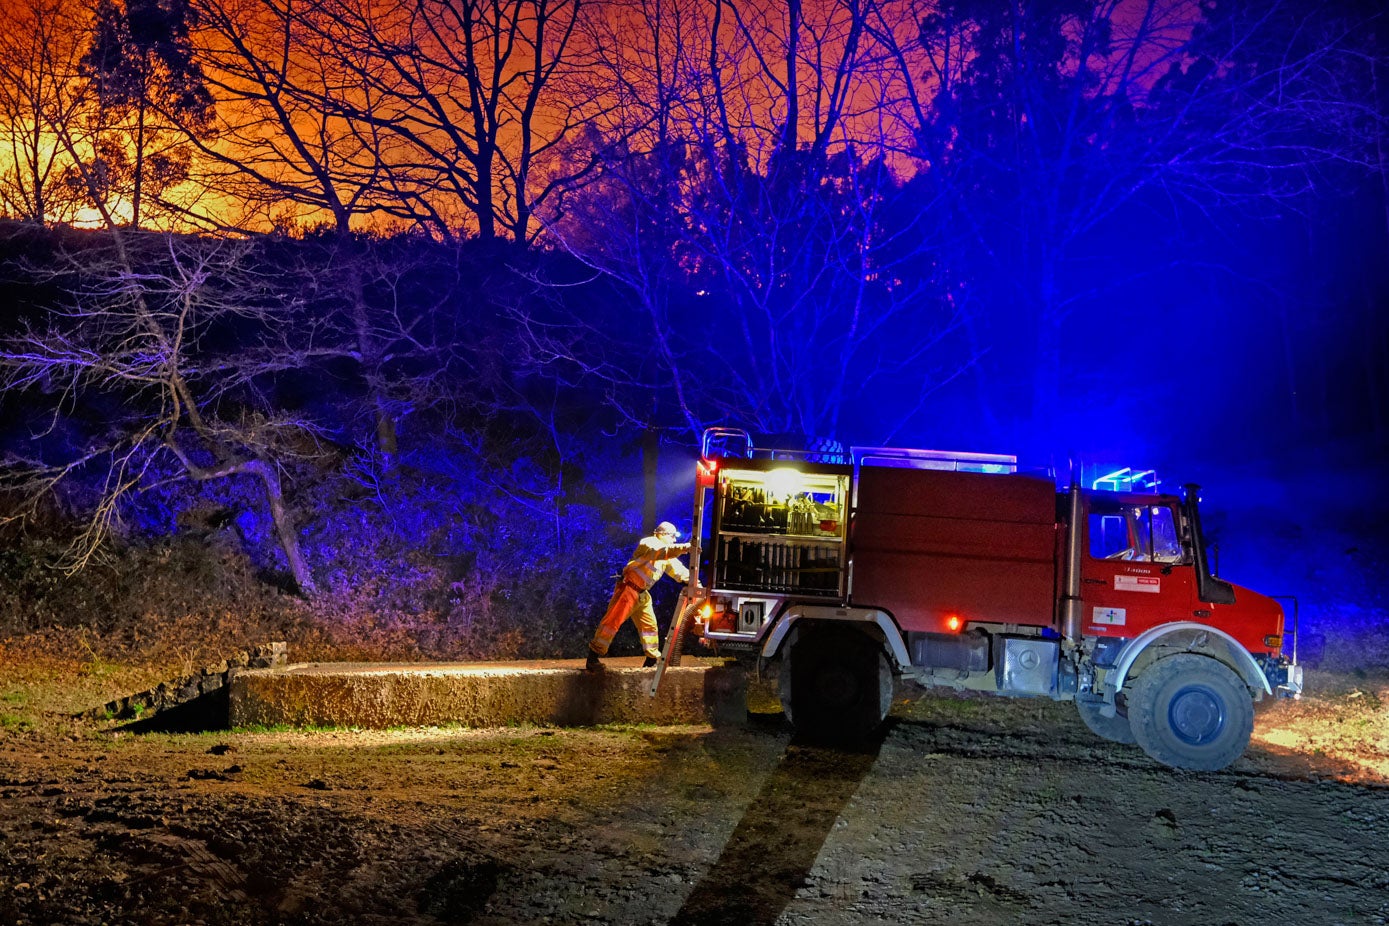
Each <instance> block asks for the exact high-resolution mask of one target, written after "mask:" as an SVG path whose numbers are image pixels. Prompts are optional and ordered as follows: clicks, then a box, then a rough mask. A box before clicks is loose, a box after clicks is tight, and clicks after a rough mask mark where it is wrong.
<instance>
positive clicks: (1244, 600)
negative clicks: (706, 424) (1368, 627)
mask: <svg viewBox="0 0 1389 926" xmlns="http://www.w3.org/2000/svg"><path fill="white" fill-rule="evenodd" d="M701 449H702V454H701V459H700V460H699V462H698V480H697V482H698V485H697V488H696V497H695V507H694V528H695V529H694V536H693V538H692V543H693V546H692V550H691V554H690V565H691V580H690V583H689V585H688V586H687V587H686V590H685V592H684V594H683V595H682V598H681V603H680V606H679V607H678V609H677V616H676V620H675V626H674V627H673V628H672V631H671V632H670V633H669V634H668V635H667V647H666V653H665V655H664V657H663V659H662V662H661V664H660V666H659V667H658V672H657V675H656V678H655V680H654V681H653V683H652V692H653V693H654V692H655V690H656V686H657V685H659V683H660V675H661V671H663V670H664V668H665V666H666V665H668V664H677V663H678V661H679V656H680V651H681V647H682V645H684V641H683V638H684V637H686V636H693V637H695V638H698V639H699V640H701V641H702V642H703V643H704V644H706V645H707V646H709V647H711V648H713V649H714V650H715V651H716V652H717V653H719V654H721V655H734V656H740V657H743V658H746V659H748V660H749V661H751V662H754V663H755V664H756V669H757V671H759V672H763V671H774V672H775V677H776V678H777V680H778V687H779V694H780V697H781V701H782V705H783V708H784V710H785V712H786V714H787V716H788V717H789V718H790V720H791V722H792V723H793V724H794V725H795V727H796V728H797V730H798V731H801V732H804V733H807V734H810V735H812V736H819V737H822V738H833V739H841V738H845V737H855V736H863V735H866V734H867V733H869V732H871V731H872V730H873V729H875V728H877V727H878V726H879V725H880V724H881V723H882V722H883V720H884V719H885V718H886V716H887V712H888V708H889V706H890V704H891V701H892V695H893V688H894V685H895V684H896V682H897V681H898V680H905V681H911V682H915V683H917V684H918V685H922V686H946V687H950V688H954V689H961V690H970V691H981V692H990V693H994V694H998V695H1009V696H1033V697H1048V698H1052V699H1054V700H1062V701H1073V702H1074V703H1075V705H1076V708H1077V710H1078V712H1079V714H1080V717H1081V719H1082V720H1083V721H1084V722H1085V724H1086V725H1087V726H1088V727H1089V728H1090V729H1091V730H1092V731H1094V732H1095V733H1096V734H1097V735H1099V736H1101V737H1104V738H1106V739H1109V740H1113V741H1115V742H1120V743H1130V744H1132V743H1136V744H1137V745H1139V746H1141V747H1142V748H1143V749H1144V751H1146V752H1147V753H1148V754H1149V755H1150V756H1152V757H1153V758H1154V759H1156V760H1158V761H1159V762H1163V763H1166V764H1168V765H1173V766H1177V767H1183V768H1196V769H1219V768H1224V767H1225V766H1227V765H1229V764H1230V763H1231V762H1233V761H1234V760H1235V759H1236V758H1238V757H1239V756H1240V755H1241V754H1242V753H1243V752H1244V750H1245V747H1246V746H1247V745H1248V742H1249V736H1250V732H1251V730H1252V728H1253V713H1254V711H1253V701H1255V700H1259V699H1261V698H1263V697H1264V696H1265V695H1277V696H1283V697H1297V696H1298V695H1299V693H1300V691H1301V688H1302V672H1301V668H1300V667H1299V666H1298V665H1297V662H1296V649H1295V636H1296V628H1295V627H1293V628H1291V629H1289V628H1286V627H1285V617H1284V612H1283V609H1282V607H1281V606H1280V605H1279V603H1278V602H1277V601H1275V600H1274V599H1272V598H1269V597H1267V596H1265V595H1261V594H1259V593H1257V592H1253V591H1250V590H1248V589H1245V588H1241V587H1238V586H1235V585H1232V584H1231V583H1229V582H1226V581H1224V580H1222V579H1219V578H1217V577H1216V576H1215V575H1214V574H1213V573H1212V571H1211V569H1210V563H1209V561H1208V559H1207V552H1206V547H1205V544H1204V540H1203V537H1202V533H1201V520H1200V516H1199V513H1198V508H1197V491H1196V489H1197V487H1196V486H1194V485H1188V486H1186V487H1185V490H1184V492H1183V493H1182V494H1181V495H1170V494H1165V493H1162V492H1159V491H1158V486H1157V481H1156V478H1155V477H1154V476H1153V474H1151V473H1137V474H1136V473H1131V472H1123V473H1120V474H1116V475H1112V476H1111V477H1109V479H1108V482H1107V483H1103V482H1102V483H1099V486H1100V487H1096V484H1095V483H1092V485H1091V487H1088V488H1083V487H1082V486H1081V485H1080V484H1079V480H1078V479H1077V478H1075V477H1072V478H1071V479H1070V481H1069V485H1068V486H1065V487H1062V488H1060V489H1058V486H1057V482H1056V480H1055V479H1054V478H1053V477H1051V476H1049V475H1034V474H1028V473H1024V472H1020V471H1019V469H1018V465H1017V459H1016V458H1015V457H1013V456H1008V455H1001V454H980V453H954V452H942V451H929V450H913V449H904V448H881V447H880V448H853V449H852V450H851V451H848V452H839V451H829V452H825V451H820V452H806V451H804V449H801V450H782V449H762V448H757V447H754V446H753V441H752V439H751V437H750V436H749V435H748V433H747V432H744V431H739V430H734V429H726V428H716V429H711V430H709V431H708V432H706V433H705V435H704V440H703V445H702V448H701ZM1285 649H1287V650H1288V651H1289V652H1291V653H1292V658H1289V657H1288V656H1285V655H1284V651H1285Z"/></svg>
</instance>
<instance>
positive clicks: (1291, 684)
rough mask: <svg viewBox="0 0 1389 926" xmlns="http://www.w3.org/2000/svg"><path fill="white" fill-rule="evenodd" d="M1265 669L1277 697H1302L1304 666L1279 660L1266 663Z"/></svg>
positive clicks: (1270, 685)
mask: <svg viewBox="0 0 1389 926" xmlns="http://www.w3.org/2000/svg"><path fill="white" fill-rule="evenodd" d="M1263 670H1264V675H1265V676H1266V677H1267V678H1268V685H1269V687H1270V688H1272V689H1273V694H1274V695H1275V696H1276V697H1279V698H1292V699H1294V700H1296V699H1297V698H1300V697H1302V666H1300V665H1297V664H1296V663H1293V662H1286V661H1283V660H1279V661H1278V662H1273V663H1268V664H1266V665H1264V666H1263Z"/></svg>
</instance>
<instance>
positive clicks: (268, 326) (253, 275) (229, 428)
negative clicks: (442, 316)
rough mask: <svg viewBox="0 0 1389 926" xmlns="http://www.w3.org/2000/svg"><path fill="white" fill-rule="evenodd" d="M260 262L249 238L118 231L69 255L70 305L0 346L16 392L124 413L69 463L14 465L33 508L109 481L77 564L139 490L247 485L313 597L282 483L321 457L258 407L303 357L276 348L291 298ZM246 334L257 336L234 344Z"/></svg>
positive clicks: (302, 425)
mask: <svg viewBox="0 0 1389 926" xmlns="http://www.w3.org/2000/svg"><path fill="white" fill-rule="evenodd" d="M253 254H254V249H253V246H252V244H251V243H250V242H246V241H239V242H238V241H229V240H213V239H205V238H188V237H178V236H174V235H168V234H163V235H153V234H141V233H132V232H128V231H124V230H119V229H117V230H113V231H112V232H110V233H108V234H107V235H106V236H105V237H104V238H103V239H100V241H99V243H98V242H97V241H86V242H85V243H84V244H83V246H81V247H80V249H79V250H77V251H74V252H72V253H69V254H68V255H66V258H65V259H64V264H65V265H64V266H63V267H61V268H60V269H61V272H62V273H63V274H64V275H65V276H66V278H67V279H68V280H73V279H75V280H76V281H77V283H76V285H74V286H72V287H71V290H70V291H71V293H72V296H71V302H70V304H69V305H67V307H66V308H64V309H61V310H57V311H55V312H54V313H53V318H52V322H51V323H50V324H47V325H36V326H32V327H30V328H29V329H27V330H26V331H25V332H23V333H22V334H20V335H17V336H15V337H13V338H11V339H10V340H9V341H8V342H7V343H5V344H4V346H3V349H0V377H3V378H2V379H0V382H3V385H4V388H5V389H6V390H7V391H14V392H17V393H18V392H25V391H33V390H41V391H42V392H45V393H48V394H49V395H50V396H51V397H52V399H53V401H54V403H55V405H56V406H57V407H58V408H62V409H65V410H69V411H70V410H72V409H76V408H81V407H83V406H85V405H86V404H87V403H88V402H90V401H97V402H99V403H103V404H109V403H112V402H115V403H118V404H119V406H120V407H121V408H122V409H123V412H122V413H121V414H120V415H117V416H114V417H113V418H112V420H110V421H108V427H107V429H106V430H104V431H101V432H100V433H94V434H92V435H91V436H90V438H89V439H88V441H87V442H86V443H85V445H84V446H83V447H82V449H81V450H80V452H78V453H77V454H75V455H74V456H73V457H72V458H70V459H65V460H59V461H52V460H43V459H15V458H10V459H7V460H5V461H3V462H4V477H5V480H6V482H7V483H9V484H10V485H11V486H12V487H16V488H18V489H19V490H21V491H24V492H27V493H28V495H29V497H30V498H31V499H32V500H34V501H37V500H38V499H39V498H41V497H43V496H44V495H45V494H46V493H48V492H51V491H53V490H54V489H55V488H56V487H57V486H59V485H60V484H62V483H63V482H65V481H67V480H71V479H74V478H77V477H78V476H79V475H81V476H83V477H86V478H88V479H93V478H94V479H95V480H96V482H97V483H98V484H99V485H100V490H99V492H98V497H97V499H96V501H95V503H94V505H93V510H92V512H91V515H90V518H89V520H88V522H87V527H86V529H85V531H84V532H83V533H82V534H81V536H80V537H79V539H78V542H77V544H76V545H75V547H74V549H73V558H72V561H71V562H72V565H73V566H74V567H77V566H81V565H84V564H85V563H87V562H88V561H89V560H90V559H91V558H92V556H93V555H95V554H96V553H97V551H98V550H100V548H101V546H102V544H103V543H104V542H105V541H106V540H107V539H108V537H109V536H110V534H111V532H112V530H113V529H115V527H116V526H117V525H118V523H119V521H120V517H121V513H122V510H123V508H124V506H125V505H126V504H127V502H128V501H129V500H130V499H131V498H132V496H134V495H135V494H138V493H139V492H140V491H141V490H144V489H148V488H151V487H153V486H154V485H157V484H159V483H161V482H162V481H164V480H166V479H169V478H177V477H180V476H181V477H182V478H185V479H189V480H193V481H199V482H206V481H212V480H220V479H228V478H234V477H238V476H248V477H251V478H252V479H254V480H255V481H256V482H257V483H258V484H259V486H260V489H261V496H262V499H263V501H264V504H265V506H266V509H267V510H268V512H269V514H270V517H271V520H272V522H273V524H274V528H275V535H276V539H277V542H278V544H279V547H280V549H281V551H282V553H283V554H284V557H285V561H286V564H287V567H288V569H289V572H290V574H291V575H292V576H293V578H294V581H295V584H296V585H298V587H299V588H300V589H301V590H302V591H304V592H305V593H311V592H313V590H314V581H313V577H312V575H311V573H310V571H309V568H308V565H307V564H306V562H305V560H304V557H303V555H302V553H301V552H300V548H299V542H298V534H297V531H296V529H295V525H294V523H293V518H292V516H291V514H290V512H289V509H288V506H287V504H286V502H285V497H284V489H283V485H282V479H281V466H282V463H283V462H284V461H285V460H286V459H288V458H289V457H291V456H293V455H295V454H297V453H303V452H308V451H311V450H312V441H311V440H310V441H309V442H308V443H307V444H306V441H305V439H306V438H311V437H312V434H313V428H312V426H311V425H309V424H308V423H307V422H305V421H303V420H299V419H295V418H292V417H287V416H284V415H281V414H277V413H276V412H275V411H274V410H273V409H271V408H270V407H268V406H266V405H264V404H263V403H260V402H258V401H257V390H256V389H255V388H253V387H254V385H255V384H256V382H257V380H258V379H260V378H262V377H266V376H270V375H273V374H274V373H276V372H279V371H282V370H284V369H285V368H286V367H287V365H289V364H291V363H294V362H297V358H298V357H299V356H300V355H299V354H298V353H296V351H295V349H294V347H293V345H292V343H291V341H290V340H289V339H286V340H284V341H280V342H278V343H277V342H276V341H275V340H274V339H275V338H276V337H277V336H278V335H277V334H276V332H277V329H279V330H280V331H281V332H282V331H283V329H282V328H281V327H280V326H279V325H277V324H276V318H275V316H276V314H277V313H281V312H283V311H285V309H284V307H283V306H284V300H285V299H286V294H285V293H284V292H282V291H281V288H280V285H279V283H280V281H279V280H278V279H276V278H273V277H268V276H265V275H263V274H262V273H261V272H260V271H258V270H257V269H256V264H257V262H256V261H254V260H252V257H253ZM238 330H244V331H249V332H251V333H250V334H248V335H246V336H245V340H243V341H242V343H225V342H226V341H227V340H228V339H229V337H230V336H232V335H233V333H234V332H236V331H238ZM219 342H223V346H221V347H220V348H219V346H218V344H219ZM93 471H94V472H95V476H92V475H90V474H91V473H92V472H93Z"/></svg>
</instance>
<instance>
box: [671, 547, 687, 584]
mask: <svg viewBox="0 0 1389 926" xmlns="http://www.w3.org/2000/svg"><path fill="white" fill-rule="evenodd" d="M677 547H684V548H685V550H684V552H685V553H688V552H690V545H689V544H688V543H679V544H673V545H672V548H671V550H670V559H668V560H666V574H667V575H669V576H670V577H671V578H672V579H674V580H676V581H677V582H680V583H682V584H683V583H685V582H688V581H690V568H689V567H688V566H686V565H685V564H684V563H682V562H680V560H678V559H676V558H675V557H677V556H680V555H681V554H680V553H677V552H675V549H676V548H677Z"/></svg>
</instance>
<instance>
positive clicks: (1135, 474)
mask: <svg viewBox="0 0 1389 926" xmlns="http://www.w3.org/2000/svg"><path fill="white" fill-rule="evenodd" d="M1161 484H1162V483H1161V481H1160V480H1159V479H1158V475H1157V470H1155V469H1142V470H1136V469H1133V468H1132V467H1129V466H1125V467H1123V468H1122V469H1116V470H1114V471H1113V472H1111V473H1106V474H1105V475H1103V476H1100V477H1099V478H1097V479H1095V480H1093V481H1092V482H1091V483H1090V488H1092V489H1099V490H1103V491H1106V492H1151V493H1153V494H1156V493H1157V490H1158V486H1159V485H1161Z"/></svg>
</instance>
